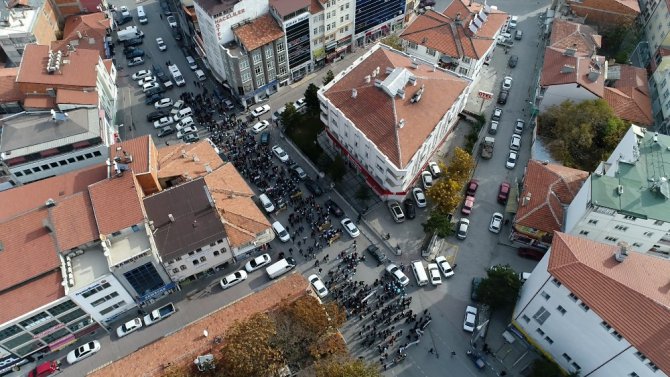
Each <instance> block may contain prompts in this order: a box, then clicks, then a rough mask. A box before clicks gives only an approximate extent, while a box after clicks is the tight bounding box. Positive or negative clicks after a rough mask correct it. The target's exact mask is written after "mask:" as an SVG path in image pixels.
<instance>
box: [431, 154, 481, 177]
mask: <svg viewBox="0 0 670 377" xmlns="http://www.w3.org/2000/svg"><path fill="white" fill-rule="evenodd" d="M439 165H440V169H442V170H446V172H445V176H446V177H447V178H450V179H453V180H455V181H458V182H461V183H463V184H465V181H466V180H467V179H468V178H469V177H470V173H471V172H472V169H473V168H474V167H475V160H474V159H473V158H472V156H471V155H470V153H468V152H466V151H465V150H464V149H462V148H456V149H454V155H453V156H451V159H450V160H449V166H447V167H444V164H442V163H439Z"/></svg>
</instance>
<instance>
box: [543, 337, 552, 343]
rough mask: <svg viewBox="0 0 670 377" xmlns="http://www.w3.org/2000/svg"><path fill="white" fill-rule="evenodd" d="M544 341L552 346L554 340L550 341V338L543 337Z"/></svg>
mask: <svg viewBox="0 0 670 377" xmlns="http://www.w3.org/2000/svg"><path fill="white" fill-rule="evenodd" d="M544 340H546V341H547V343H549V344H554V340H553V339H551V338H550V337H548V336H545V337H544Z"/></svg>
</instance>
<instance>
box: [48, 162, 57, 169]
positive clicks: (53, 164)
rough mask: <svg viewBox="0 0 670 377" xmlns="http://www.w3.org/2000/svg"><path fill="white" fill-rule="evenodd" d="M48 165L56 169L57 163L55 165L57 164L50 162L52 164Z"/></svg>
mask: <svg viewBox="0 0 670 377" xmlns="http://www.w3.org/2000/svg"><path fill="white" fill-rule="evenodd" d="M49 165H51V167H52V168H57V167H58V163H57V162H52V163H50V164H49Z"/></svg>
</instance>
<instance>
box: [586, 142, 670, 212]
mask: <svg viewBox="0 0 670 377" xmlns="http://www.w3.org/2000/svg"><path fill="white" fill-rule="evenodd" d="M655 138H657V140H656V141H655V140H654V139H655ZM631 148H632V149H633V151H632V155H633V156H638V158H637V160H634V159H631V160H624V159H623V158H619V160H618V161H617V162H618V163H617V165H616V167H611V168H609V169H608V170H607V172H606V174H605V175H603V174H598V173H596V174H592V175H591V201H592V202H593V204H594V205H597V206H600V207H606V208H611V209H613V210H616V211H618V212H620V213H624V214H630V215H631V216H635V217H639V218H648V219H655V220H661V221H665V222H670V200H669V199H670V188H669V185H668V179H669V178H670V149H668V148H670V136H666V135H657V136H655V135H654V133H653V132H646V133H644V134H642V135H639V138H638V142H637V144H636V145H631Z"/></svg>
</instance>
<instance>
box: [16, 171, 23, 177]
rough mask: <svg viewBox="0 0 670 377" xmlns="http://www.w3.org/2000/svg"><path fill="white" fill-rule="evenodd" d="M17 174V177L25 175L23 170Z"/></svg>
mask: <svg viewBox="0 0 670 377" xmlns="http://www.w3.org/2000/svg"><path fill="white" fill-rule="evenodd" d="M15 174H16V176H17V177H23V172H20V171H17V172H16V173H15Z"/></svg>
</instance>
